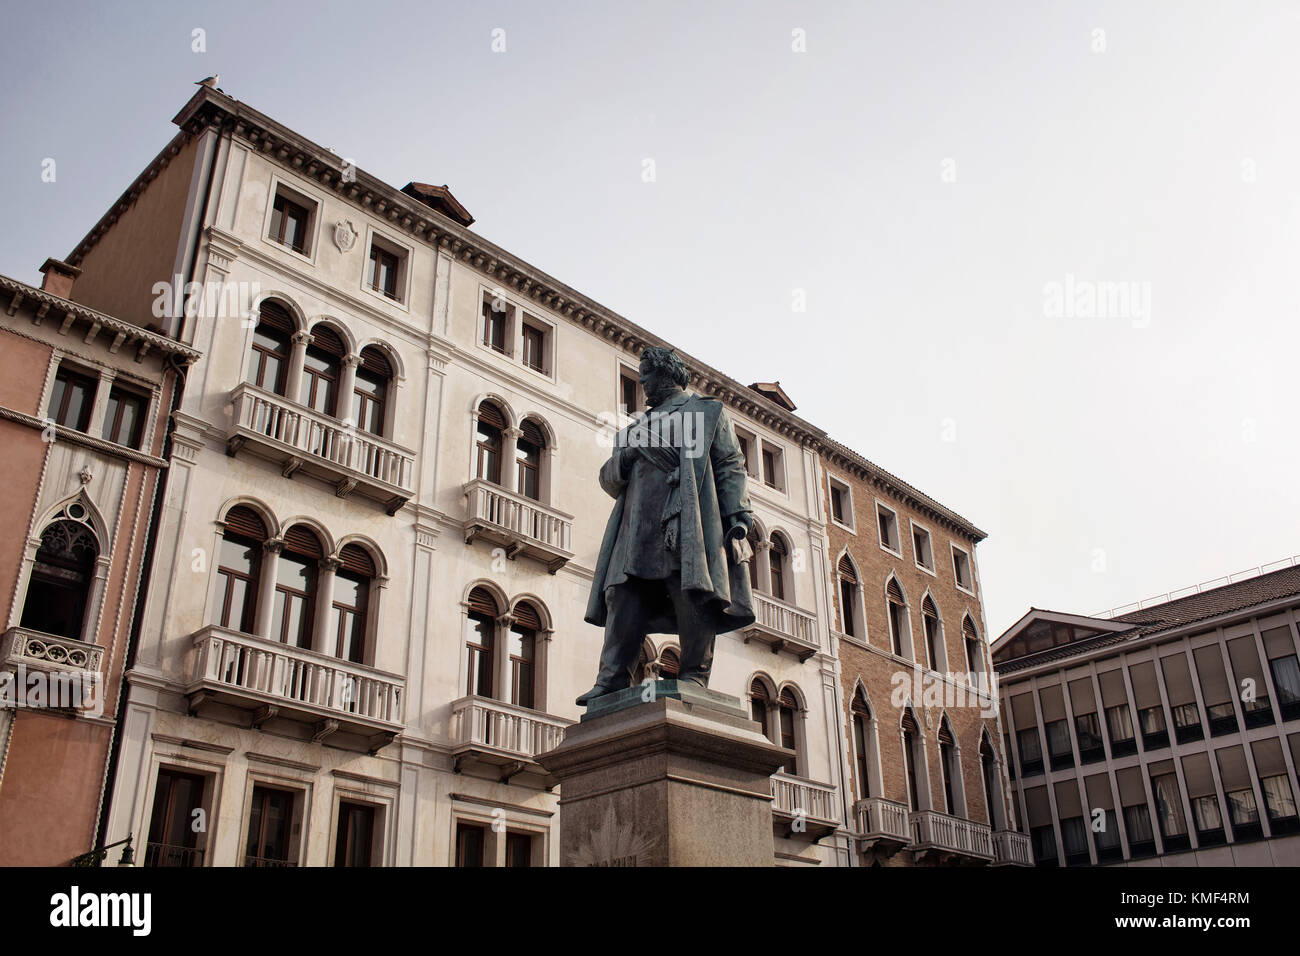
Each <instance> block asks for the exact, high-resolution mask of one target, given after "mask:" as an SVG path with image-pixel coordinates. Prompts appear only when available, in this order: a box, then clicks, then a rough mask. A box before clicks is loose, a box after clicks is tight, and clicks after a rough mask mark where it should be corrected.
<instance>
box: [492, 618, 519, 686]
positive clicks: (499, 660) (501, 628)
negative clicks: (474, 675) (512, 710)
mask: <svg viewBox="0 0 1300 956" xmlns="http://www.w3.org/2000/svg"><path fill="white" fill-rule="evenodd" d="M514 623H515V619H514V618H513V617H511V616H510V615H509V614H502V615H501V616H500V617H499V618H497V620H496V625H497V627H496V634H495V635H494V636H493V638H492V662H493V667H495V668H496V673H495V674H493V675H492V686H493V687H495V688H496V693H495V694H493V696H494V697H495V698H496V699H497V700H499V701H501V702H502V703H504V704H508V703H510V702H511V701H510V627H511V625H512V624H514Z"/></svg>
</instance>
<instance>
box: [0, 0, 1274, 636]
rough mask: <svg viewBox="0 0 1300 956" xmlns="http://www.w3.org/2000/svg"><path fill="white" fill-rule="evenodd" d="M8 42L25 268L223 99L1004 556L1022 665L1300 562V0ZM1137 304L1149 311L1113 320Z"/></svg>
mask: <svg viewBox="0 0 1300 956" xmlns="http://www.w3.org/2000/svg"><path fill="white" fill-rule="evenodd" d="M5 21H6V23H5V26H6V40H7V43H6V48H5V56H4V57H3V58H0V102H2V103H3V110H2V114H0V209H3V211H4V214H5V215H4V221H5V228H4V229H3V230H0V272H3V273H4V274H7V275H11V276H15V277H17V278H19V279H23V280H25V281H28V282H38V281H39V275H38V274H37V272H36V270H37V268H38V267H39V266H40V264H41V262H42V261H43V260H44V259H45V257H46V256H50V255H53V256H56V257H63V256H66V255H67V254H68V253H69V252H71V250H72V249H73V247H74V246H75V245H76V243H77V242H78V241H79V240H80V239H81V237H82V236H83V235H84V234H85V233H86V231H87V230H88V229H89V228H90V226H91V225H93V223H94V222H95V221H96V220H97V219H98V218H99V216H100V215H101V214H102V213H103V212H104V211H105V210H106V209H107V208H108V206H109V204H110V203H111V202H112V201H113V200H114V199H116V197H117V196H118V195H120V193H121V192H122V191H123V190H124V189H125V188H126V186H127V185H128V184H129V183H130V181H131V180H132V178H133V177H134V176H135V175H136V174H137V173H138V172H139V171H140V170H141V169H143V168H144V166H145V164H146V163H147V162H148V161H149V160H150V159H152V157H153V156H154V155H155V154H156V153H157V152H158V151H159V150H160V149H161V148H162V146H163V145H164V144H165V143H166V142H167V140H168V139H169V138H170V137H171V136H172V135H173V133H174V132H175V127H173V126H172V125H171V118H172V116H174V115H175V114H176V112H177V111H178V110H179V108H180V107H181V105H182V104H183V103H184V102H185V101H186V100H187V99H188V98H189V97H190V95H191V94H192V92H193V89H194V87H193V85H192V84H193V81H195V80H198V79H200V78H202V77H204V76H207V75H208V74H210V73H215V72H219V73H220V74H221V87H222V88H223V89H224V90H225V91H226V92H227V93H228V94H230V95H231V96H234V97H235V98H237V99H240V100H243V101H245V102H247V103H248V104H249V105H250V106H252V107H253V108H255V109H257V110H260V111H261V112H263V113H266V114H267V115H269V116H271V117H273V118H275V119H276V120H278V121H279V122H281V123H283V124H284V125H286V126H288V127H289V128H291V129H294V130H296V131H297V132H299V133H301V134H303V135H305V136H307V137H309V138H311V139H313V140H315V141H317V142H319V143H321V144H322V145H325V146H330V147H333V148H334V149H335V150H336V151H337V152H338V153H339V154H340V155H342V156H347V157H350V158H353V159H355V161H356V162H357V164H358V165H359V166H360V167H361V168H362V169H365V170H366V171H367V172H370V173H372V174H374V175H376V176H379V177H380V178H382V179H384V180H386V181H387V182H389V183H391V184H392V185H394V186H401V185H403V184H404V183H406V182H408V181H410V180H417V181H423V182H430V183H436V184H441V183H447V184H448V185H449V186H450V188H451V190H452V191H453V193H454V194H455V195H456V197H457V198H458V199H459V200H460V201H461V202H462V203H463V204H464V205H465V206H466V207H467V208H468V209H469V210H470V212H471V213H472V214H473V215H474V216H475V217H476V218H477V220H478V221H477V222H476V223H475V225H474V227H473V228H474V229H475V231H477V232H478V233H480V234H481V235H483V236H485V237H486V238H488V239H490V240H492V241H493V242H496V243H498V244H499V245H502V246H504V247H505V248H506V249H508V250H510V251H512V252H514V253H516V254H518V255H520V256H522V257H524V258H525V259H526V260H528V261H529V262H531V263H533V264H535V265H536V266H537V267H539V268H541V269H544V270H546V271H547V272H549V273H551V274H552V275H554V276H555V277H557V278H558V279H560V280H562V281H564V282H566V283H568V284H569V285H571V286H573V287H575V288H577V289H580V290H582V291H583V292H584V293H586V294H588V295H589V296H591V297H593V298H595V299H596V300H597V301H599V302H601V303H603V304H605V305H606V306H608V307H609V308H611V309H614V310H615V311H617V312H620V313H621V314H623V315H626V316H627V317H629V318H630V319H632V320H633V321H635V322H637V323H639V324H640V325H642V326H644V327H646V328H648V329H650V330H652V331H653V332H655V333H657V334H659V335H661V336H663V337H664V338H666V339H668V340H669V341H671V342H673V343H674V344H676V345H678V346H680V347H681V348H682V349H683V350H685V351H687V352H689V353H691V354H692V355H695V356H696V357H698V358H700V359H701V360H703V361H706V362H708V363H710V364H711V365H713V366H715V367H717V368H719V369H721V370H722V371H724V372H726V373H728V374H730V375H731V376H733V377H734V378H737V379H739V380H741V381H742V382H750V381H770V380H773V379H779V380H780V381H781V383H782V386H783V387H784V388H785V389H786V391H787V392H788V393H789V394H790V395H791V396H792V398H793V399H794V401H795V402H796V403H797V404H798V406H799V409H798V413H799V414H800V415H802V416H803V417H805V418H806V419H808V420H809V421H811V422H813V423H814V424H816V425H818V426H820V427H822V428H824V429H825V430H826V431H828V432H829V433H830V434H831V435H833V436H834V437H836V438H837V439H839V440H840V441H842V442H843V443H845V444H847V445H849V446H850V447H852V448H854V449H856V450H857V451H859V452H860V453H861V454H863V455H864V456H866V457H867V458H869V459H871V460H872V461H875V462H877V463H878V464H880V465H881V466H882V467H884V468H886V469H888V470H890V471H892V472H894V473H895V474H897V475H899V476H900V477H902V478H904V479H905V480H907V481H908V482H910V483H912V484H913V485H915V486H917V487H918V488H920V489H922V490H923V491H925V492H926V493H928V494H930V495H931V496H933V497H935V498H937V499H938V500H939V501H941V502H943V503H944V504H945V505H947V506H948V507H950V508H952V509H954V510H956V511H957V512H959V513H961V514H963V515H965V516H966V517H968V518H969V519H970V520H971V521H973V522H974V523H975V524H977V525H979V526H980V527H981V528H983V529H984V530H985V531H987V532H988V534H989V537H988V539H987V540H986V541H985V542H984V543H983V544H982V545H981V546H980V547H979V550H978V552H977V554H978V560H979V565H980V571H981V574H982V581H983V587H984V592H985V602H986V612H987V615H988V623H989V627H990V631H991V635H992V636H994V637H996V636H997V635H998V634H999V633H1000V632H1001V631H1002V630H1004V629H1005V628H1006V627H1007V626H1009V625H1010V624H1011V623H1013V622H1014V621H1015V620H1016V618H1018V617H1019V616H1020V615H1021V614H1022V613H1023V612H1024V611H1025V610H1026V609H1027V608H1028V607H1029V606H1030V605H1035V606H1038V607H1047V608H1052V609H1056V610H1063V611H1072V612H1077V613H1090V612H1094V611H1099V610H1102V609H1104V608H1108V607H1112V606H1115V605H1119V604H1124V603H1127V602H1130V601H1134V600H1137V599H1139V598H1145V597H1149V596H1151V595H1154V594H1158V593H1161V592H1164V591H1168V590H1170V589H1173V588H1179V587H1183V586H1186V585H1190V584H1194V583H1196V582H1198V581H1203V580H1206V579H1210V578H1217V577H1220V576H1222V575H1224V574H1227V573H1230V572H1234V571H1239V570H1242V569H1245V568H1249V567H1253V566H1256V565H1259V564H1262V563H1265V562H1269V561H1273V560H1275V559H1278V558H1282V557H1285V556H1288V555H1293V554H1300V534H1298V533H1297V527H1296V524H1297V522H1296V514H1297V508H1296V505H1297V498H1300V495H1297V493H1296V491H1295V490H1294V489H1295V486H1296V484H1297V480H1298V476H1300V450H1298V449H1300V444H1298V443H1297V441H1296V438H1297V435H1296V428H1295V425H1294V418H1295V415H1294V408H1295V405H1296V400H1295V396H1296V392H1297V384H1296V382H1297V373H1296V366H1297V357H1298V356H1300V325H1298V323H1297V317H1298V314H1300V283H1297V281H1296V276H1297V270H1296V263H1297V261H1298V259H1300V215H1298V208H1297V207H1298V204H1297V198H1298V190H1300V110H1298V109H1297V102H1296V101H1297V98H1298V96H1300V56H1297V54H1296V50H1297V49H1300V0H1294V2H1291V3H1282V2H1261V3H1251V2H1220V3H1206V2H1173V0H1161V2H1144V3H1140V4H1135V3H1131V2H1115V3H1099V2H1083V0H1080V2H1072V3H1061V2H1056V3H1045V2H1025V3H1007V2H1002V3H992V2H991V3H987V4H979V3H971V2H969V0H965V2H952V3H924V4H923V3H915V2H903V0H892V2H872V3H843V2H841V3H830V2H824V3H793V2H788V3H777V2H749V0H747V2H729V3H722V2H713V3H711V2H698V0H697V2H683V3H661V2H646V3H638V4H632V3H608V2H606V3H545V4H542V3H491V2H479V3H474V4H466V3H432V2H411V3H383V2H380V0H373V2H368V3H364V4H358V3H312V4H309V5H307V4H270V3H239V2H232V0H224V2H222V3H220V4H209V3H197V2H188V3H187V2H170V3H136V4H131V5H129V6H128V5H119V4H104V3H65V2H48V3H42V4H39V5H35V4H33V5H30V6H29V7H27V8H26V9H11V10H7V11H6V14H5ZM196 28H197V29H202V30H203V31H205V43H206V52H194V51H193V50H192V44H193V40H192V31H194V30H195V29H196ZM495 30H502V31H504V45H505V49H504V51H502V52H494V50H493V45H494V42H493V41H494V31H495ZM795 31H802V33H798V34H797V33H796V32H795ZM501 36H502V35H501V34H496V37H497V40H498V42H497V46H498V47H499V46H500V38H501ZM795 47H802V52H800V51H797V50H796V49H795ZM47 157H48V158H53V159H54V160H55V161H56V164H57V165H56V176H57V178H56V181H55V182H53V183H44V182H42V180H41V170H42V161H43V160H44V159H45V158H47ZM646 160H652V161H653V168H654V181H653V182H646V181H644V175H643V171H644V170H645V169H646V163H645V161H646ZM1067 277H1070V278H1067ZM1054 283H1055V284H1056V285H1055V286H1053V285H1052V284H1054ZM1100 283H1123V284H1124V289H1125V290H1126V291H1132V292H1133V293H1135V295H1134V297H1133V298H1132V300H1131V301H1130V302H1129V304H1128V311H1127V312H1124V313H1123V314H1120V315H1107V314H1105V310H1104V309H1103V310H1102V311H1101V312H1100V313H1098V311H1097V310H1096V309H1093V311H1092V313H1091V314H1086V315H1080V314H1078V312H1079V311H1084V312H1086V311H1087V301H1086V299H1081V298H1078V296H1087V295H1089V294H1090V293H1091V292H1092V291H1095V290H1096V289H1098V288H1099V285H1098V284H1100ZM1067 284H1068V285H1067ZM1067 288H1068V289H1069V291H1070V295H1071V302H1072V305H1075V304H1077V307H1072V308H1069V309H1066V310H1060V309H1058V310H1056V311H1053V306H1052V302H1053V299H1052V293H1053V291H1055V292H1057V293H1062V292H1064V290H1066V289H1067ZM1103 288H1104V287H1103ZM1113 288H1119V287H1118V286H1115V287H1113ZM1148 296H1149V299H1148V298H1147V297H1148ZM799 297H803V298H805V299H806V311H803V312H797V311H795V309H794V305H795V303H796V300H797V299H798V298H799ZM1056 301H1057V302H1058V303H1059V301H1060V300H1059V299H1057V300H1056ZM1103 304H1104V302H1103Z"/></svg>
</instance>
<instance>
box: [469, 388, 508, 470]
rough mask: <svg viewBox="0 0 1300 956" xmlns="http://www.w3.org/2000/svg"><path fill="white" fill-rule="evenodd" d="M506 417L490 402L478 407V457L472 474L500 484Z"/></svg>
mask: <svg viewBox="0 0 1300 956" xmlns="http://www.w3.org/2000/svg"><path fill="white" fill-rule="evenodd" d="M505 429H506V417H505V415H503V414H502V412H501V409H499V408H497V407H496V406H495V405H493V404H492V403H491V402H483V403H482V404H480V405H479V407H478V458H477V460H476V465H475V468H474V474H475V476H476V477H478V478H482V479H484V480H486V481H490V482H492V483H493V484H494V485H499V484H501V441H502V433H503V432H504V431H505Z"/></svg>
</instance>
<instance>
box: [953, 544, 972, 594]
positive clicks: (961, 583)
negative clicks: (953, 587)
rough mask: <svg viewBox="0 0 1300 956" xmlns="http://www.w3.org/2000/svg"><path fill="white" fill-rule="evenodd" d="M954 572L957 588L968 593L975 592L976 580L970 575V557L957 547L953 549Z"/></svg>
mask: <svg viewBox="0 0 1300 956" xmlns="http://www.w3.org/2000/svg"><path fill="white" fill-rule="evenodd" d="M952 571H953V576H954V577H955V578H956V579H957V587H959V588H962V589H963V590H966V591H972V590H974V587H975V584H974V579H973V578H972V577H971V573H970V556H969V555H967V554H966V552H965V551H962V550H961V549H960V548H958V547H956V546H955V545H954V546H953V549H952Z"/></svg>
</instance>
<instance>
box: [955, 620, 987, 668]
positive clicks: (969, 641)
mask: <svg viewBox="0 0 1300 956" xmlns="http://www.w3.org/2000/svg"><path fill="white" fill-rule="evenodd" d="M961 637H962V643H964V644H965V645H966V667H967V668H968V669H969V670H970V674H971V679H972V680H974V678H975V675H976V674H983V673H984V655H983V654H981V653H980V639H979V634H977V633H976V631H975V624H974V622H973V621H971V619H970V615H969V614H967V615H964V616H963V617H962V619H961Z"/></svg>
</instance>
